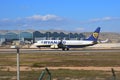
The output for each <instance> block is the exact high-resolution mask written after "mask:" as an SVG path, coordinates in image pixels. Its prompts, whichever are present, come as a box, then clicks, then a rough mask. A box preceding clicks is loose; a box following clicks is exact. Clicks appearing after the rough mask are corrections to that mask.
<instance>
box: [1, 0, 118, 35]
mask: <svg viewBox="0 0 120 80" xmlns="http://www.w3.org/2000/svg"><path fill="white" fill-rule="evenodd" d="M97 27H101V29H102V32H117V33H120V0H0V30H26V29H34V30H65V31H77V32H78V31H79V32H91V31H94V29H95V28H97Z"/></svg>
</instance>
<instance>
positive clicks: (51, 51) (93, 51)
mask: <svg viewBox="0 0 120 80" xmlns="http://www.w3.org/2000/svg"><path fill="white" fill-rule="evenodd" d="M55 52H59V53H74V52H78V53H80V52H84V53H85V52H87V53H88V52H90V53H91V52H92V53H95V52H99V53H100V52H101V53H103V52H104V53H108V52H118V53H120V49H81V50H69V51H62V50H60V49H58V50H53V49H44V50H40V49H20V53H55ZM0 53H17V50H16V49H0Z"/></svg>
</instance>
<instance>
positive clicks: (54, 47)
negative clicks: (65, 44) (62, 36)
mask: <svg viewBox="0 0 120 80" xmlns="http://www.w3.org/2000/svg"><path fill="white" fill-rule="evenodd" d="M50 48H51V49H58V48H59V47H58V45H57V44H54V45H51V46H50Z"/></svg>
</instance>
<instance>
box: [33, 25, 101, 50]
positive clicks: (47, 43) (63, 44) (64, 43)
mask: <svg viewBox="0 0 120 80" xmlns="http://www.w3.org/2000/svg"><path fill="white" fill-rule="evenodd" d="M99 33H100V27H98V28H97V29H96V30H95V31H94V32H93V33H92V35H90V36H89V37H88V38H87V39H84V40H39V41H37V43H34V45H35V46H36V47H38V48H40V47H50V48H51V49H59V48H61V49H62V50H69V49H70V48H83V47H86V46H92V45H95V44H97V43H98V37H99Z"/></svg>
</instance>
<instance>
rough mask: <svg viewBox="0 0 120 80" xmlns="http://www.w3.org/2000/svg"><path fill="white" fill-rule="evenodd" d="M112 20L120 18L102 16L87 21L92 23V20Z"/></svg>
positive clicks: (119, 18)
mask: <svg viewBox="0 0 120 80" xmlns="http://www.w3.org/2000/svg"><path fill="white" fill-rule="evenodd" d="M112 20H120V17H103V18H95V19H90V20H88V21H87V22H89V23H93V22H103V21H112Z"/></svg>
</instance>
